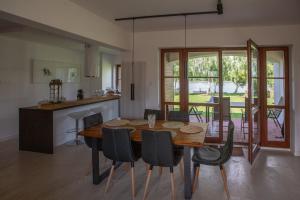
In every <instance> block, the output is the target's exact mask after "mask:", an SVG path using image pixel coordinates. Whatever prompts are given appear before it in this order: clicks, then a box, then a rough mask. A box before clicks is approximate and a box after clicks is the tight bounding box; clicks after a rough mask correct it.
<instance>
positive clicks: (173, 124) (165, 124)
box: [162, 121, 184, 129]
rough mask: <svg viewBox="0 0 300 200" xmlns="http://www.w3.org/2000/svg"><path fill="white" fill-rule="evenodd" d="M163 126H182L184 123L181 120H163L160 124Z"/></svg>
mask: <svg viewBox="0 0 300 200" xmlns="http://www.w3.org/2000/svg"><path fill="white" fill-rule="evenodd" d="M162 126H163V127H165V128H174V129H175V128H181V127H183V126H184V123H183V122H175V121H174V122H172V121H169V122H165V123H163V124H162Z"/></svg>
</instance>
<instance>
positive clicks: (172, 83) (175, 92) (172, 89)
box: [165, 78, 180, 102]
mask: <svg viewBox="0 0 300 200" xmlns="http://www.w3.org/2000/svg"><path fill="white" fill-rule="evenodd" d="M179 90H180V87H179V78H165V101H166V102H179V99H180V98H179Z"/></svg>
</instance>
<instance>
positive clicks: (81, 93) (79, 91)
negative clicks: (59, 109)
mask: <svg viewBox="0 0 300 200" xmlns="http://www.w3.org/2000/svg"><path fill="white" fill-rule="evenodd" d="M83 97H84V96H83V90H82V89H79V90H77V100H82V99H83Z"/></svg>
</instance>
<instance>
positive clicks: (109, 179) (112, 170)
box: [105, 162, 115, 192]
mask: <svg viewBox="0 0 300 200" xmlns="http://www.w3.org/2000/svg"><path fill="white" fill-rule="evenodd" d="M114 170H115V162H113V164H112V166H111V168H110V173H109V177H108V180H107V183H106V187H105V192H107V191H108V188H109V185H110V182H111V178H112V176H113V173H114Z"/></svg>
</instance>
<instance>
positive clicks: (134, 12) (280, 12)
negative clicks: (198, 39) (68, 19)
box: [70, 0, 300, 31]
mask: <svg viewBox="0 0 300 200" xmlns="http://www.w3.org/2000/svg"><path fill="white" fill-rule="evenodd" d="M70 1H72V2H75V3H77V4H78V5H80V6H82V7H84V8H86V9H88V10H90V11H92V12H93V13H95V14H97V15H99V16H101V17H104V18H106V19H108V20H110V21H112V22H114V23H116V24H118V25H120V26H122V27H124V28H126V29H130V25H131V24H130V22H115V21H114V19H115V18H122V17H132V16H141V15H157V14H169V13H182V12H200V11H209V10H216V5H217V0H70ZM222 2H223V7H224V14H223V15H198V16H189V17H188V20H187V23H188V28H201V27H234V26H260V25H284V24H300V11H299V9H300V0H222ZM183 25H184V19H183V17H172V18H154V19H143V20H138V21H137V22H136V30H137V31H153V30H168V29H179V28H183V27H184V26H183Z"/></svg>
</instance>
